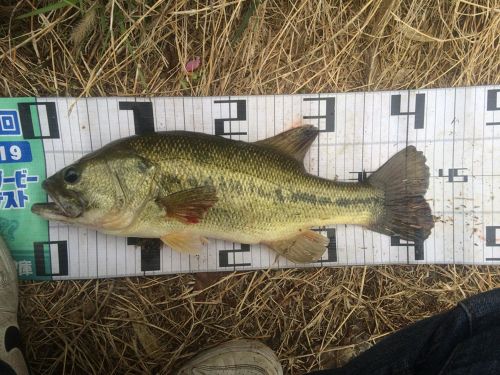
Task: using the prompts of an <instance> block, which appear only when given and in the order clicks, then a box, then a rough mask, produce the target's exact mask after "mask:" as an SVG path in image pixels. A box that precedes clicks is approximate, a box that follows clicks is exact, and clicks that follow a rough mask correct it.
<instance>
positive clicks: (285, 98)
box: [0, 86, 500, 279]
mask: <svg viewBox="0 0 500 375" xmlns="http://www.w3.org/2000/svg"><path fill="white" fill-rule="evenodd" d="M0 109H1V110H0V120H1V123H0V125H1V130H0V158H1V159H2V163H1V164H0V167H1V168H2V169H1V171H2V173H1V175H0V177H1V178H2V183H1V184H0V187H1V189H2V195H0V197H1V198H2V199H1V200H0V205H1V206H0V207H1V208H2V210H1V216H0V229H1V232H2V235H3V236H4V237H5V238H6V240H7V242H8V243H9V244H10V246H11V248H12V251H13V254H14V256H15V258H16V260H17V265H18V272H19V274H20V276H21V277H23V278H28V279H31V278H36V279H40V278H42V279H44V278H54V279H71V278H94V277H114V276H125V275H143V274H164V273H176V272H205V271H226V270H248V269H261V268H283V267H315V266H316V267H317V266H321V265H323V266H340V265H354V264H357V265H360V264H417V263H418V264H420V263H455V264H500V86H486V87H468V88H447V89H429V90H415V91H407V90H405V91H393V92H390V91H384V92H360V93H347V94H315V95H312V94H311V95H271V96H238V97H233V96H231V97H200V98H192V97H175V98H172V97H165V98H163V97H161V98H149V99H145V98H115V97H113V98H87V99H78V100H77V99H74V98H17V99H0ZM299 122H301V123H304V124H313V125H315V126H317V127H318V128H319V129H320V130H321V132H320V134H319V136H318V138H317V140H316V141H315V142H314V143H313V145H312V147H311V150H310V152H309V153H308V154H307V155H306V160H305V165H306V169H307V170H308V171H309V172H310V173H312V174H315V175H319V176H322V177H326V178H329V179H334V178H337V179H338V180H351V181H353V182H356V181H361V180H363V179H364V178H366V176H367V175H369V174H370V173H371V172H373V171H375V170H377V168H378V167H380V166H381V165H382V164H384V163H385V162H386V161H387V160H388V159H389V158H390V157H391V156H392V155H394V154H395V153H396V152H397V151H399V150H401V149H403V148H405V147H406V146H407V145H415V146H416V148H417V149H418V150H420V151H422V152H423V153H424V154H425V156H426V158H427V165H428V166H429V168H430V172H431V178H430V184H429V190H428V192H427V195H426V199H427V200H428V201H429V204H430V206H431V209H432V213H433V215H434V216H435V217H436V223H435V227H434V229H433V230H432V233H431V235H430V237H429V238H428V239H427V240H426V241H425V242H423V243H422V242H420V243H411V242H405V241H403V240H401V239H399V238H398V237H388V236H384V235H381V234H378V233H375V232H372V231H369V230H366V229H363V228H361V227H356V226H349V225H338V226H332V227H329V228H320V229H319V230H321V231H322V232H323V233H324V234H325V235H327V236H328V237H329V239H330V243H329V245H328V248H327V250H326V251H325V254H324V256H323V258H322V260H321V261H319V262H317V263H313V264H307V265H296V264H294V263H292V262H290V261H288V260H286V259H284V258H282V257H278V256H277V255H276V253H275V252H273V251H271V250H269V249H267V248H266V247H265V246H261V245H245V244H243V245H242V244H238V243H229V242H225V241H220V240H211V241H210V243H209V244H208V245H206V246H205V248H204V251H202V252H201V254H200V255H199V256H192V255H191V256H190V255H187V254H180V253H178V252H175V251H172V250H171V249H170V248H167V247H166V246H164V245H162V244H161V243H160V242H159V240H148V241H144V240H141V239H137V238H120V237H114V236H110V235H105V234H101V233H97V232H95V231H92V230H88V229H84V228H78V227H75V226H71V225H66V224H61V223H57V222H50V223H47V222H46V221H44V220H43V219H41V218H38V217H36V215H34V214H32V213H31V212H30V206H31V204H32V203H35V202H40V201H46V199H47V197H46V195H45V193H44V192H43V191H42V190H41V187H40V185H41V182H42V181H43V179H44V178H45V177H46V176H50V175H52V174H53V173H54V172H56V171H58V170H60V169H61V168H63V167H64V166H66V165H69V164H70V163H72V162H74V161H75V160H77V159H79V158H80V157H82V156H83V155H85V154H87V153H89V152H91V151H93V150H97V149H99V148H100V147H102V146H103V145H105V144H107V143H109V142H111V141H113V140H116V139H119V138H123V137H127V136H130V135H133V134H139V133H145V132H151V131H165V130H189V131H196V132H204V133H210V134H217V135H220V136H223V137H227V138H232V139H238V140H242V141H246V142H252V141H256V140H261V139H263V138H267V137H270V136H273V135H275V134H277V133H280V132H282V131H284V130H286V129H288V128H290V127H291V126H292V124H294V123H299ZM16 129H17V132H16ZM9 132H10V133H9ZM27 152H29V157H27V156H26V153H27ZM16 178H17V179H16ZM18 182H19V183H18ZM8 192H10V193H8ZM20 192H21V193H20ZM20 194H21V195H20ZM16 199H17V202H15V201H16ZM9 202H10V204H8V203H9ZM16 204H17V207H14V206H15V205H16ZM16 215H17V216H16Z"/></svg>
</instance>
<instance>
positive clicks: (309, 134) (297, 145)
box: [255, 125, 319, 162]
mask: <svg viewBox="0 0 500 375" xmlns="http://www.w3.org/2000/svg"><path fill="white" fill-rule="evenodd" d="M318 133H319V131H318V129H317V128H316V127H314V126H312V125H302V126H299V127H297V128H293V129H290V130H287V131H285V132H283V133H280V134H278V135H275V136H274V137H271V138H266V139H263V140H261V141H257V142H255V144H258V145H262V146H269V147H273V148H275V149H277V150H280V151H281V152H283V153H285V154H287V155H289V156H291V157H292V158H294V159H297V160H298V161H299V162H302V161H304V156H305V155H306V152H307V150H309V147H311V144H312V143H313V142H314V140H315V139H316V137H317V136H318Z"/></svg>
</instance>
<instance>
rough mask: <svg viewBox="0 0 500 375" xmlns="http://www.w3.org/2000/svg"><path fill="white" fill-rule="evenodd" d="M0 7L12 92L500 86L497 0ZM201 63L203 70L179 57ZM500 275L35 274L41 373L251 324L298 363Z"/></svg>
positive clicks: (30, 322) (29, 329) (382, 331)
mask: <svg viewBox="0 0 500 375" xmlns="http://www.w3.org/2000/svg"><path fill="white" fill-rule="evenodd" d="M55 2H56V1H51V2H49V1H45V2H44V1H36V2H35V1H32V0H24V1H19V2H18V1H10V2H9V1H3V2H2V4H3V5H0V20H1V24H0V64H1V65H0V91H1V94H2V95H4V96H10V95H12V96H22V95H23V96H24V95H25V96H33V95H40V96H41V95H47V96H50V95H76V96H79V95H82V96H86V95H92V96H104V95H106V96H110V95H219V94H224V95H228V94H264V93H295V92H328V91H330V92H336V91H349V90H375V89H401V88H422V87H442V86H465V85H475V84H498V83H500V59H498V56H500V40H499V39H500V35H499V30H500V0H453V1H452V0H420V1H419V0H368V1H361V0H352V1H348V0H342V1H340V0H339V1H317V0H302V1H290V2H289V1H277V0H276V1H272V0H260V1H255V2H254V1H240V0H227V1H226V0H218V1H208V0H207V1H195V0H192V1H187V0H178V1H167V0H158V1H147V0H134V1H129V0H114V1H113V0H109V1H107V0H106V1H105V0H102V1H96V2H94V1H89V0H78V1H77V0H75V1H73V3H74V4H75V5H74V6H68V5H65V6H63V7H61V8H59V9H56V10H52V11H47V12H42V13H41V14H38V15H35V16H29V17H25V18H21V19H17V17H18V16H21V15H26V14H27V13H28V12H30V11H32V10H33V9H34V8H33V4H35V3H36V4H37V7H38V8H40V7H42V6H43V5H47V4H50V3H55ZM194 56H200V57H201V60H202V62H203V65H202V68H201V70H199V71H198V72H197V73H196V74H194V75H188V74H186V72H185V71H184V68H183V66H184V63H185V62H186V61H188V60H189V59H191V58H193V57H194ZM499 285H500V273H499V271H498V270H497V269H496V268H488V267H481V268H475V267H453V266H449V267H437V266H420V267H374V268H352V267H345V268H342V269H314V270H308V271H304V270H287V271H272V272H270V271H262V272H252V273H241V274H226V275H201V274H200V275H182V276H165V277H156V278H138V279H117V280H93V281H78V282H50V283H49V282H47V283H25V284H23V285H22V286H21V296H22V298H21V315H20V319H21V326H22V329H23V333H24V340H25V343H26V347H27V356H28V359H29V361H30V364H31V366H32V368H33V370H34V372H35V373H54V374H58V373H75V374H80V373H81V374H90V373H96V374H108V373H151V372H159V373H170V372H171V371H172V369H174V368H177V367H178V366H179V365H180V364H181V363H182V362H183V361H184V360H186V359H187V358H189V357H190V356H191V355H192V354H194V353H195V352H196V351H197V350H198V349H200V348H201V347H204V346H205V345H212V344H216V343H219V342H221V341H225V340H227V339H228V338H233V337H243V336H244V337H254V338H259V339H261V340H263V341H265V342H267V343H268V344H269V345H270V346H271V347H272V348H273V349H275V350H276V351H277V353H278V355H279V358H280V359H281V360H282V363H283V365H284V366H285V368H286V370H287V372H289V373H293V374H299V373H303V372H305V371H307V370H310V369H313V368H318V367H324V366H331V365H339V364H341V363H343V362H345V361H346V360H347V359H348V358H349V357H351V356H352V355H354V354H356V353H357V352H359V351H360V350H363V349H366V348H367V347H368V346H370V345H372V344H373V342H374V341H375V340H377V339H378V338H380V337H382V336H384V335H386V334H388V333H390V332H392V331H393V330H395V329H398V328H400V327H404V326H406V325H408V324H409V323H411V322H413V321H415V320H418V319H420V318H423V317H425V316H429V315H431V314H434V313H436V312H438V311H443V310H444V309H447V308H450V307H451V306H453V305H454V304H455V303H456V302H457V301H458V300H460V299H462V298H463V297H465V296H467V295H471V294H474V293H477V292H479V291H484V290H487V289H491V288H494V287H497V286H499Z"/></svg>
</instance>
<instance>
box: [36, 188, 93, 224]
mask: <svg viewBox="0 0 500 375" xmlns="http://www.w3.org/2000/svg"><path fill="white" fill-rule="evenodd" d="M42 188H43V189H44V190H45V191H46V193H47V194H48V195H49V197H50V198H51V199H52V200H53V202H47V203H35V204H33V206H31V212H33V213H34V214H37V215H40V216H42V217H44V218H46V219H53V220H63V219H75V218H77V217H80V216H81V215H82V214H83V212H84V208H85V204H84V201H83V200H82V199H81V197H80V196H79V194H78V193H77V192H75V191H71V190H61V189H58V188H57V185H56V184H54V183H53V182H52V181H50V179H48V180H45V181H44V182H43V184H42Z"/></svg>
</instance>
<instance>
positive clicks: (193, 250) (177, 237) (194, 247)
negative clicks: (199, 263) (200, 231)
mask: <svg viewBox="0 0 500 375" xmlns="http://www.w3.org/2000/svg"><path fill="white" fill-rule="evenodd" d="M160 239H161V240H162V241H163V243H164V244H165V245H167V246H169V247H171V248H172V249H174V250H175V251H178V252H180V253H186V254H190V255H197V254H199V253H200V251H201V249H202V248H203V246H204V245H206V244H207V243H208V240H207V239H206V238H205V237H201V236H198V235H196V234H193V233H191V232H189V231H181V232H171V233H168V234H166V235H164V236H162V237H160Z"/></svg>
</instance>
